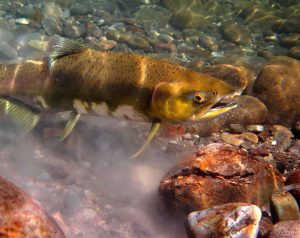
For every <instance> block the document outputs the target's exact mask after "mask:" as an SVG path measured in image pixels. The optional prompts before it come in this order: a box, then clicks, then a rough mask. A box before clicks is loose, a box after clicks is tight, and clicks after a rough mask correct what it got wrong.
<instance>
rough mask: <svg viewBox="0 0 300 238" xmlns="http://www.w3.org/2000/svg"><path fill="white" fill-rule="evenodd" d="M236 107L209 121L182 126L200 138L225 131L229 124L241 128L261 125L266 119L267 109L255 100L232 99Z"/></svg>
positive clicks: (247, 98) (241, 97)
mask: <svg viewBox="0 0 300 238" xmlns="http://www.w3.org/2000/svg"><path fill="white" fill-rule="evenodd" d="M234 101H236V102H237V105H238V107H237V108H235V109H233V110H231V111H229V112H226V113H224V114H222V115H220V116H218V117H216V118H214V119H212V120H210V121H204V122H199V123H194V124H192V125H184V128H185V131H186V132H191V133H197V134H198V135H200V136H209V135H210V134H211V133H214V132H219V131H221V130H222V129H226V128H227V127H228V126H229V125H230V124H231V123H237V124H241V125H243V126H246V125H250V124H261V123H263V122H264V121H265V119H266V118H267V108H266V106H265V105H264V104H263V103H261V102H260V101H259V100H258V99H257V98H254V97H251V96H238V97H235V98H234Z"/></svg>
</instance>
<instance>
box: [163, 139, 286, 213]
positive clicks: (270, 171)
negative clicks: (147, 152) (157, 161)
mask: <svg viewBox="0 0 300 238" xmlns="http://www.w3.org/2000/svg"><path fill="white" fill-rule="evenodd" d="M282 183H283V181H282V178H281V176H280V175H279V173H278V172H277V171H276V170H275V169H274V167H273V166H272V165H270V164H268V163H267V162H265V161H263V160H261V159H260V158H257V157H255V156H252V155H250V154H248V153H247V152H245V151H243V150H240V149H237V148H235V147H233V146H230V145H226V144H221V143H217V144H210V145H208V146H206V147H204V148H202V149H200V150H199V151H198V152H197V153H195V154H194V155H193V156H192V157H189V158H187V159H185V160H183V161H180V162H179V164H178V165H176V166H175V167H174V168H173V169H172V170H170V171H169V172H168V173H167V174H166V176H165V178H164V179H163V180H162V181H161V183H160V187H159V194H160V196H161V199H162V200H163V202H164V204H165V205H166V206H167V207H168V209H169V211H170V212H175V211H183V212H184V213H187V212H191V211H195V210H202V209H206V208H209V207H213V206H216V205H221V204H225V203H230V202H246V203H252V204H256V205H258V206H260V207H268V204H269V196H270V195H271V193H272V192H273V190H276V189H278V188H279V187H281V186H282Z"/></svg>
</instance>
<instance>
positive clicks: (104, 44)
mask: <svg viewBox="0 0 300 238" xmlns="http://www.w3.org/2000/svg"><path fill="white" fill-rule="evenodd" d="M116 45H117V42H115V41H113V40H101V41H99V43H98V44H97V47H99V49H100V50H104V51H106V50H111V49H113V48H114V47H115V46H116Z"/></svg>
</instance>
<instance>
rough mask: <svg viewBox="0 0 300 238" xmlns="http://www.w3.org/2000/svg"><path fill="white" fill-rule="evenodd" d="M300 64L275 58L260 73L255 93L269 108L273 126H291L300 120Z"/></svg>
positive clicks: (290, 59) (286, 59) (295, 61)
mask: <svg viewBox="0 0 300 238" xmlns="http://www.w3.org/2000/svg"><path fill="white" fill-rule="evenodd" d="M299 89H300V62H299V61H298V60H295V59H292V58H289V57H274V58H273V59H272V60H270V61H269V62H268V63H267V64H266V65H265V66H264V67H263V68H262V70H261V71H260V73H259V75H258V77H257V79H256V82H255V83H254V86H253V92H254V93H255V94H256V96H257V97H258V98H259V99H260V100H261V101H262V102H263V103H264V104H265V105H266V106H267V108H268V110H269V116H268V121H269V122H270V123H271V124H282V125H285V126H291V125H293V123H295V122H296V121H297V119H299V118H300V90H299Z"/></svg>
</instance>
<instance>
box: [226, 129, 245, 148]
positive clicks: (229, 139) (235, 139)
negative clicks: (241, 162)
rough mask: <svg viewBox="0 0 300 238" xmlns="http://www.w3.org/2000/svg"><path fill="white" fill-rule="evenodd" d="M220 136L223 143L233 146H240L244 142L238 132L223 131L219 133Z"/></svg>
mask: <svg viewBox="0 0 300 238" xmlns="http://www.w3.org/2000/svg"><path fill="white" fill-rule="evenodd" d="M221 138H222V140H223V141H224V142H225V143H227V144H230V145H235V146H240V145H241V144H242V143H243V142H244V140H243V139H242V138H241V137H240V135H239V134H229V133H226V132H224V133H222V134H221Z"/></svg>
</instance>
